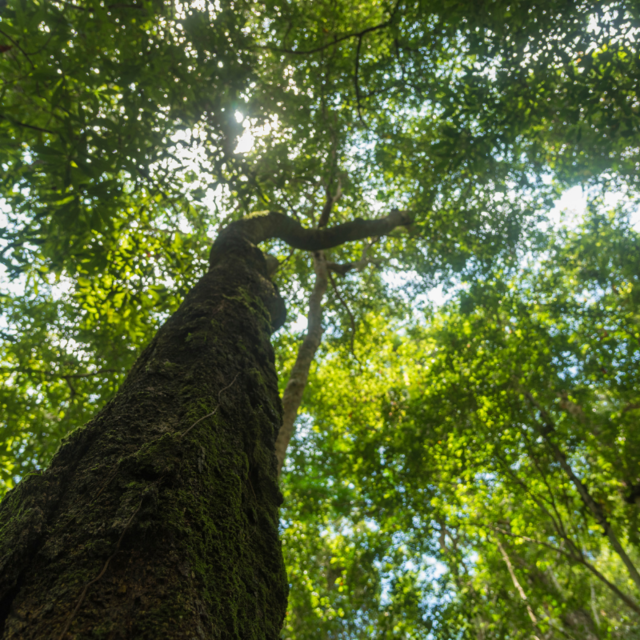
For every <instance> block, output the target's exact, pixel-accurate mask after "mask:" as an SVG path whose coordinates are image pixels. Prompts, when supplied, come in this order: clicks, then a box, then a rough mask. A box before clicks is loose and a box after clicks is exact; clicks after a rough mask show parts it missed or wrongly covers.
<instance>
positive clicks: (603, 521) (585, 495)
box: [522, 389, 640, 591]
mask: <svg viewBox="0 0 640 640" xmlns="http://www.w3.org/2000/svg"><path fill="white" fill-rule="evenodd" d="M522 393H523V394H524V396H525V397H526V398H527V400H528V401H529V402H530V403H531V405H533V406H534V407H535V408H536V409H538V411H539V412H540V415H541V416H542V418H543V420H544V422H545V425H544V427H545V428H540V426H538V427H537V428H538V431H539V433H540V435H541V436H542V437H543V438H544V440H545V442H546V443H547V445H548V446H549V448H550V449H551V452H552V453H553V456H554V458H555V459H556V461H557V462H558V464H559V465H560V467H561V468H562V470H563V471H564V472H565V473H566V474H567V476H568V477H569V479H570V480H571V483H572V484H573V486H574V487H575V488H576V491H577V492H578V494H579V496H580V497H581V498H582V501H583V502H584V504H585V505H586V507H587V508H588V509H589V511H591V513H592V515H593V516H594V517H595V519H596V522H597V523H598V524H599V525H600V526H601V527H602V528H603V529H604V533H605V535H606V536H607V538H608V539H609V542H610V543H611V546H612V547H613V549H614V551H615V552H616V553H617V554H618V556H619V557H620V559H621V560H622V562H623V563H624V565H625V567H626V568H627V571H628V572H629V576H630V577H631V579H632V580H633V582H634V583H635V585H636V588H637V589H638V590H639V591H640V573H638V569H637V568H636V566H635V565H634V564H633V562H632V561H631V558H630V557H629V555H628V554H627V552H626V551H625V550H624V547H623V546H622V544H621V542H620V540H618V537H617V536H616V534H615V532H614V531H613V527H612V526H611V523H610V522H609V520H608V519H607V517H606V515H605V513H604V510H603V509H602V506H601V505H600V504H599V503H598V502H597V501H596V500H595V499H594V498H593V496H592V495H591V494H590V493H589V490H588V489H587V487H586V486H585V485H584V484H583V482H582V480H580V478H578V476H576V474H575V473H574V471H573V469H572V468H571V465H570V464H569V463H568V462H567V457H566V455H565V454H564V452H563V451H562V450H561V449H560V448H559V447H558V446H557V445H556V443H555V442H553V440H551V438H550V437H549V433H554V432H555V430H556V427H555V423H554V422H553V420H552V419H551V416H550V415H549V413H548V412H547V411H546V410H545V409H544V408H543V407H542V406H541V405H540V403H539V402H538V401H537V400H536V399H535V398H534V397H533V395H531V393H529V391H527V390H524V389H523V390H522ZM534 424H536V425H537V420H534Z"/></svg>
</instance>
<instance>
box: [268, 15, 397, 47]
mask: <svg viewBox="0 0 640 640" xmlns="http://www.w3.org/2000/svg"><path fill="white" fill-rule="evenodd" d="M390 24H391V19H389V20H387V21H386V22H381V23H380V24H377V25H375V26H373V27H367V28H366V29H363V30H362V31H357V32H356V33H347V34H345V35H343V36H340V37H339V38H334V40H333V41H332V42H328V43H327V44H323V45H320V46H319V47H315V48H313V49H307V50H306V51H297V50H296V49H278V48H276V47H268V46H258V47H257V48H258V49H266V50H268V51H273V52H274V53H289V54H292V55H298V56H304V55H309V54H311V53H319V52H320V51H324V50H325V49H328V48H329V47H334V46H335V45H337V44H338V43H340V42H343V41H344V40H350V39H351V38H362V36H364V35H366V34H367V33H371V32H372V31H378V30H379V29H384V28H385V27H388V26H389V25H390Z"/></svg>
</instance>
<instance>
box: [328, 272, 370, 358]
mask: <svg viewBox="0 0 640 640" xmlns="http://www.w3.org/2000/svg"><path fill="white" fill-rule="evenodd" d="M329 280H330V281H331V286H332V287H333V290H334V291H335V293H336V297H337V298H338V300H339V301H340V302H341V303H342V306H343V307H344V308H345V311H346V312H347V315H348V316H349V321H350V322H351V355H352V356H353V357H354V358H355V359H356V360H357V362H358V364H360V366H362V363H361V362H360V360H358V356H357V355H356V351H355V348H354V342H355V339H356V319H355V318H354V317H353V314H352V313H351V309H349V305H348V304H347V301H346V300H345V299H344V298H343V297H342V295H341V294H340V290H339V289H338V285H337V284H336V281H335V279H334V277H333V274H332V273H331V272H329Z"/></svg>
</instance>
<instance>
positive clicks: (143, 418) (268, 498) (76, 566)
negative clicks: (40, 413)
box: [0, 210, 411, 640]
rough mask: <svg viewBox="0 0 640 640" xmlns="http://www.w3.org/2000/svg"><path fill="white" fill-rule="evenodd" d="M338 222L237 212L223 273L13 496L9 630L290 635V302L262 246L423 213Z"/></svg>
mask: <svg viewBox="0 0 640 640" xmlns="http://www.w3.org/2000/svg"><path fill="white" fill-rule="evenodd" d="M410 223H411V217H410V215H409V214H408V213H407V212H405V211H398V210H394V211H392V212H391V213H390V214H389V215H388V216H386V217H384V218H379V219H377V220H362V219H357V220H353V221H351V222H347V223H345V224H341V225H337V226H335V227H332V228H330V229H305V228H303V227H302V226H301V225H300V223H299V222H297V221H295V220H293V219H291V218H288V217H287V216H285V215H283V214H281V213H278V212H261V213H258V214H254V215H252V216H248V217H247V218H244V219H243V220H238V221H236V222H232V223H231V224H229V225H228V226H227V227H226V228H225V229H223V230H222V232H221V233H220V235H219V237H218V239H217V240H216V241H215V242H214V244H213V247H212V249H211V260H210V270H209V272H208V273H207V274H206V275H205V276H204V277H203V278H202V280H200V282H199V283H198V284H197V285H196V286H195V287H194V289H193V291H191V292H190V293H189V295H188V296H187V297H186V299H185V301H184V302H183V304H182V305H181V306H180V308H179V309H178V311H176V313H175V314H174V315H173V316H172V317H171V318H170V319H169V320H168V321H167V322H166V323H165V325H164V326H163V327H162V328H161V329H160V331H158V334H157V335H156V337H155V338H154V339H153V340H152V341H151V344H150V345H149V346H148V347H147V348H146V349H145V350H144V351H143V353H142V355H141V356H140V358H139V359H138V361H137V362H136V364H135V365H134V366H133V368H132V370H131V372H130V373H129V375H128V377H127V379H126V381H125V383H124V384H123V385H122V388H121V389H120V390H119V391H118V393H117V394H116V396H115V398H114V399H113V400H112V401H111V402H110V403H109V404H108V405H107V406H106V407H105V408H104V409H103V410H102V411H100V413H98V415H97V416H96V417H95V418H94V419H93V420H92V421H91V422H89V423H88V424H87V425H85V426H84V427H82V428H81V429H78V430H77V431H75V432H73V433H72V434H71V435H70V436H69V437H68V438H67V439H66V441H65V442H64V443H63V444H62V446H61V447H60V449H59V451H58V453H57V454H56V455H55V457H54V459H53V461H52V462H51V465H50V467H49V469H47V471H45V472H44V473H40V474H34V475H32V476H30V477H28V478H26V479H25V480H23V481H22V482H21V483H20V484H19V485H18V486H17V487H16V488H15V489H14V490H13V491H11V492H10V493H9V494H7V496H6V497H5V499H4V501H3V502H2V505H0V637H1V638H2V639H3V640H9V639H14V638H20V639H21V640H23V639H24V640H27V639H37V640H42V639H43V638H47V639H52V640H63V639H64V638H69V639H70V638H75V639H77V640H80V639H82V638H92V639H95V638H105V639H107V640H121V639H124V638H132V639H136V640H141V639H145V638H152V639H153V640H172V639H174V638H185V639H187V640H193V639H196V640H197V639H199V638H224V639H225V640H226V639H230V640H231V639H234V638H238V639H240V638H241V639H242V640H245V639H247V640H261V639H265V640H268V639H273V640H275V639H276V638H278V637H279V634H280V629H281V628H282V622H283V620H284V616H285V612H286V606H287V590H288V585H287V577H286V574H285V570H284V564H283V560H282V553H281V549H280V542H279V539H278V506H279V505H280V504H281V502H282V494H281V493H280V490H279V489H278V483H277V475H276V456H275V453H274V445H275V440H276V437H277V435H278V429H279V428H280V425H281V424H282V406H281V402H280V398H279V396H278V384H277V378H276V371H275V358H274V354H273V349H272V348H271V343H270V342H269V337H270V334H271V332H272V331H274V330H275V329H276V328H278V327H279V326H281V325H282V323H283V322H284V317H285V309H284V303H283V301H282V299H281V298H280V296H279V295H278V292H277V290H276V288H275V287H274V285H273V284H272V283H271V282H270V280H269V279H268V277H267V263H266V260H265V257H264V255H263V254H262V252H261V251H260V250H259V249H258V248H257V245H258V244H259V243H260V242H263V241H264V240H267V239H269V238H279V239H281V240H284V241H285V242H287V243H288V244H289V245H290V246H292V247H296V248H300V249H305V250H308V251H320V250H322V249H327V248H331V247H334V246H337V245H339V244H342V243H344V242H349V241H353V240H358V239H362V238H366V237H371V236H380V235H384V234H387V233H390V232H391V231H393V230H394V229H395V228H396V227H398V226H402V225H409V224H410Z"/></svg>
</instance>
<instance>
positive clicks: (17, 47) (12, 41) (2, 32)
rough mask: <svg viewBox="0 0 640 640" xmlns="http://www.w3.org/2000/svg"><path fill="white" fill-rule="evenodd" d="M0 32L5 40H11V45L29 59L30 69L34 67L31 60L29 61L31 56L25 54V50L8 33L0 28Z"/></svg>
mask: <svg viewBox="0 0 640 640" xmlns="http://www.w3.org/2000/svg"><path fill="white" fill-rule="evenodd" d="M0 34H2V35H3V36H4V37H5V38H6V39H7V40H9V42H11V43H12V44H13V46H14V47H15V48H16V49H18V51H20V52H21V53H22V55H23V56H24V57H25V58H26V59H27V60H28V61H29V64H30V65H31V68H32V69H35V68H36V67H35V65H34V64H33V62H32V61H31V58H30V57H29V55H28V54H27V52H26V51H25V50H24V49H23V48H22V47H21V46H20V45H19V44H18V43H17V42H16V41H15V40H14V39H13V38H12V37H11V36H10V35H8V34H7V33H5V32H4V31H2V30H1V29H0Z"/></svg>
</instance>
